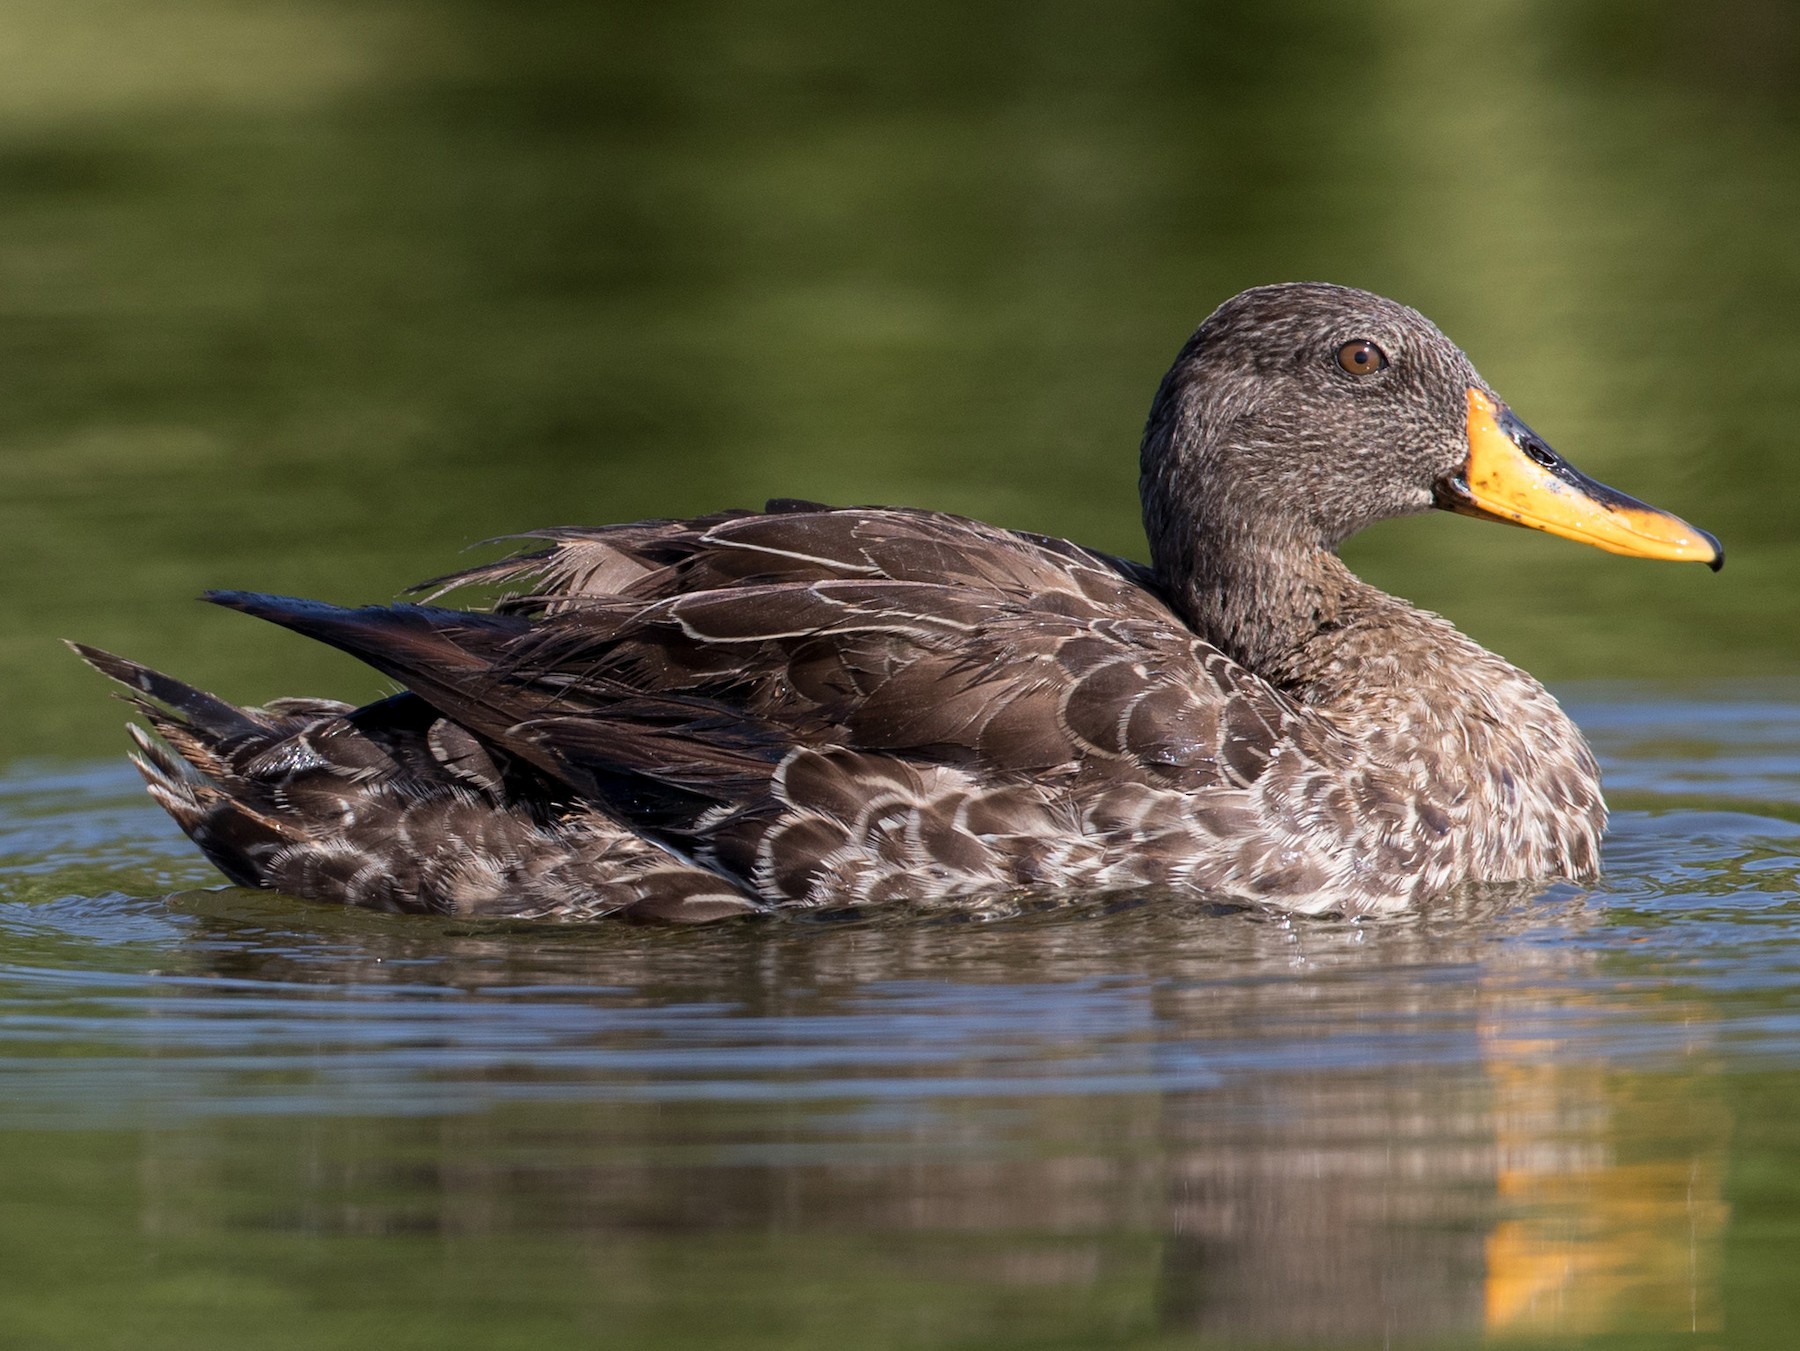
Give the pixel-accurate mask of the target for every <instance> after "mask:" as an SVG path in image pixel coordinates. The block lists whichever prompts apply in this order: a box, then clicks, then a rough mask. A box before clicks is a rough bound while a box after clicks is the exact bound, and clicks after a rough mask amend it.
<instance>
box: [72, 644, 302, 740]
mask: <svg viewBox="0 0 1800 1351" xmlns="http://www.w3.org/2000/svg"><path fill="white" fill-rule="evenodd" d="M69 646H70V647H72V648H73V649H74V650H75V655H76V656H78V657H80V658H81V659H82V660H83V661H85V662H86V663H87V664H88V665H89V666H92V667H93V668H94V669H95V670H96V671H98V672H100V674H101V675H103V676H109V677H111V678H112V679H113V680H116V681H118V682H119V683H120V684H121V685H123V686H125V687H126V688H127V689H130V690H135V691H136V692H137V694H138V695H139V696H145V697H147V698H149V699H154V700H155V701H156V702H157V703H158V704H162V705H164V706H165V707H167V708H168V709H170V710H171V711H172V712H174V713H177V714H179V715H180V716H181V718H182V719H183V720H185V721H186V722H188V723H189V724H190V725H191V726H192V727H193V728H194V729H195V730H196V731H198V732H200V733H202V734H204V736H205V737H206V739H207V740H209V741H212V742H215V743H217V744H218V745H220V746H225V745H228V744H230V743H231V742H234V741H238V740H241V739H242V738H244V737H248V736H265V735H267V734H268V730H269V729H268V728H267V727H265V726H263V724H261V723H259V722H257V721H256V720H255V719H254V718H252V717H251V716H250V715H249V714H247V713H245V712H244V711H243V710H242V709H240V708H234V707H233V706H232V705H230V704H228V703H226V702H225V701H224V700H223V699H221V698H219V697H218V696H217V695H213V694H208V693H207V692H206V691H205V690H200V689H195V688H194V687H193V686H192V685H189V684H185V683H184V682H182V681H179V680H176V679H174V678H173V677H172V676H166V675H164V674H163V673H162V672H161V671H153V670H151V669H150V668H149V667H148V666H141V665H139V664H138V663H137V662H135V661H130V660H128V659H126V658H124V657H117V656H114V655H113V654H112V653H111V652H104V651H102V650H101V649H99V648H97V647H89V646H88V645H87V644H86V643H70V644H69ZM133 702H134V703H138V704H139V705H140V706H143V707H144V708H145V712H147V713H150V712H154V711H155V710H154V709H151V708H149V707H147V706H145V705H144V699H143V698H136V699H134V700H133Z"/></svg>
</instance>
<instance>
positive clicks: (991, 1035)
mask: <svg viewBox="0 0 1800 1351" xmlns="http://www.w3.org/2000/svg"><path fill="white" fill-rule="evenodd" d="M1573 693H1574V699H1573V703H1574V706H1575V708H1576V710H1577V712H1578V715H1579V716H1581V717H1582V719H1583V721H1584V723H1585V724H1586V726H1587V727H1588V728H1589V729H1590V730H1591V732H1592V733H1593V735H1594V739H1595V741H1596V744H1597V746H1598V748H1599V749H1600V752H1601V755H1602V758H1603V760H1604V761H1605V765H1606V769H1607V772H1608V776H1609V780H1610V782H1611V783H1612V785H1613V790H1614V796H1615V798H1616V799H1617V800H1618V801H1619V802H1620V804H1621V806H1622V810H1620V812H1619V813H1618V818H1617V822H1616V825H1615V829H1614V832H1613V835H1612V837H1611V840H1610V842H1609V847H1608V851H1607V859H1606V862H1607V874H1606V877H1605V880H1604V881H1603V882H1602V883H1601V884H1599V885H1597V886H1595V887H1593V888H1589V889H1581V888H1576V887H1572V886H1561V887H1557V888H1553V889H1552V890H1551V891H1549V892H1548V893H1546V894H1542V895H1535V896H1533V895H1521V894H1504V893H1500V894H1494V893H1489V894H1481V895H1472V896H1467V897H1461V898H1457V899H1455V900H1453V901H1449V902H1446V903H1444V904H1442V905H1440V906H1438V907H1434V908H1433V909H1432V910H1431V911H1429V912H1428V913H1425V914H1422V915H1418V916H1413V917H1409V918H1406V919H1403V920H1395V921H1381V922H1365V923H1361V924H1354V925H1352V924H1343V923H1336V922H1329V921H1314V922H1301V923H1290V922H1286V921H1283V920H1280V919H1276V918H1272V917H1269V916H1262V915H1233V914H1219V913H1212V912H1208V911H1207V910H1205V909H1204V908H1202V907H1199V906H1196V905H1193V904H1191V903H1188V904H1183V903H1177V902H1171V901H1169V900H1168V899H1167V898H1162V899H1158V898H1154V897H1145V898H1141V899H1138V900H1135V901H1129V902H1120V901H1112V902H1108V903H1105V904H1101V903H1092V904H1088V905H1074V906H1071V907H1069V908H1067V909H1062V910H1057V911H1052V912H1047V913H1043V914H1038V915H1034V916H1027V917H1018V918H1012V919H1003V920H996V921H989V922H976V921H970V920H968V919H966V918H957V917H943V916H920V915H918V914H891V915H885V916H876V917H871V918H865V919H858V920H853V921H843V920H839V921H833V922H821V921H804V920H798V921H778V922H750V923H738V924H731V925H724V926H719V927H716V928H712V929H705V930H700V931H665V930H657V929H624V928H613V927H605V926H599V927H587V928H573V929H550V930H546V929H542V928H532V927H530V926H523V927H521V926H501V927H493V926H481V925H469V924H456V923H450V922H432V921H419V920H408V919H400V918H394V917H387V916H377V915H364V914H344V913H342V912H338V911H333V910H329V909H325V908H320V907H314V906H307V905H302V904H298V903H294V902H290V901H287V900H284V899H282V898H278V897H271V896H264V895H260V894H257V893H252V892H243V891H234V890H217V889H213V888H212V886H211V883H212V882H213V881H214V879H211V878H209V877H208V875H207V872H206V869H205V868H204V866H203V865H200V864H198V863H196V862H195V861H194V859H193V856H192V854H191V851H190V850H189V849H188V847H187V846H186V844H185V842H184V841H183V840H181V839H180V837H179V836H178V835H177V834H176V833H175V832H174V831H173V829H172V828H171V827H169V826H168V825H167V824H166V823H165V822H164V821H163V820H162V818H161V815H160V813H159V812H158V811H156V810H155V809H154V808H152V807H151V806H149V805H148V804H147V803H146V802H144V801H143V799H142V798H141V797H140V796H139V795H138V793H137V791H136V788H135V784H134V781H133V779H132V777H131V776H130V775H129V774H128V773H127V772H125V771H123V770H122V769H120V768H118V767H116V766H114V765H111V764H104V763H103V764H99V765H95V766H93V767H90V768H88V769H85V770H82V771H80V772H69V771H60V772H50V771H46V770H43V769H38V768H33V767H31V766H22V767H20V768H17V769H15V770H14V771H13V772H12V773H11V774H10V775H9V776H7V777H6V778H5V779H4V781H0V840H3V841H4V844H3V845H0V849H3V850H4V854H3V859H4V864H3V867H4V871H3V872H0V879H3V885H4V892H3V893H0V894H3V897H4V899H3V900H0V952H4V953H5V956H6V960H5V961H4V962H3V963H0V1149H7V1150H10V1151H14V1152H15V1158H14V1161H13V1166H12V1168H11V1169H10V1170H9V1176H10V1177H12V1179H13V1182H12V1184H11V1185H10V1187H9V1192H10V1196H11V1200H10V1202H9V1205H8V1207H7V1211H6V1214H7V1216H8V1219H7V1221H6V1222H5V1225H4V1228H3V1229H0V1245H4V1247H5V1249H6V1251H7V1261H8V1264H9V1267H10V1269H12V1270H13V1271H14V1272H15V1273H16V1276H15V1278H14V1279H12V1280H9V1282H8V1283H7V1285H6V1293H4V1294H0V1309H3V1310H4V1311H5V1314H6V1319H5V1321H6V1323H7V1324H8V1325H11V1326H40V1327H42V1328H43V1329H44V1334H43V1335H44V1338H45V1339H44V1340H40V1341H34V1342H32V1343H31V1344H36V1345H46V1344H68V1345H105V1344H109V1340H108V1339H109V1338H110V1337H112V1336H113V1335H114V1332H115V1329H114V1320H115V1319H116V1318H117V1317H118V1310H120V1309H127V1308H128V1309H131V1310H132V1311H133V1313H132V1315H131V1317H132V1319H133V1320H134V1322H133V1326H134V1327H137V1328H140V1329H142V1328H149V1329H151V1330H153V1331H154V1330H156V1329H162V1330H164V1333H165V1334H166V1336H167V1337H168V1339H169V1344H174V1343H175V1341H176V1340H179V1341H181V1342H182V1343H183V1344H185V1345H196V1344H198V1345H207V1344H212V1342H213V1341H215V1340H216V1341H217V1342H219V1343H220V1344H224V1343H225V1342H226V1341H235V1340H236V1339H237V1338H239V1337H240V1336H242V1332H241V1329H243V1328H245V1327H246V1326H248V1327H254V1328H256V1329H258V1331H257V1332H256V1334H255V1335H254V1336H253V1337H252V1338H251V1341H252V1342H253V1343H254V1344H257V1345H288V1344H320V1345H323V1344H331V1343H332V1341H333V1339H335V1338H337V1337H340V1336H341V1337H349V1336H350V1335H352V1330H353V1329H356V1328H362V1329H376V1330H378V1335H379V1338H380V1340H383V1341H391V1342H394V1343H395V1344H400V1345H412V1344H418V1345H426V1344H436V1345H459V1346H460V1345H468V1346H490V1345H510V1344H519V1345H525V1344H532V1339H533V1338H534V1337H547V1338H553V1339H554V1338H560V1337H568V1336H594V1337H602V1338H603V1339H605V1340H606V1343H607V1344H609V1345H626V1344H631V1345H637V1344H643V1345H687V1344H692V1343H693V1340H694V1339H700V1340H705V1341H708V1342H713V1343H716V1344H720V1345H732V1346H759V1345H768V1346H776V1345H781V1346H791V1345H813V1344H818V1345H842V1344H843V1339H844V1338H845V1337H846V1336H847V1335H848V1330H849V1329H854V1330H855V1340H856V1343H857V1344H858V1345H869V1346H890V1345H892V1346H903V1345H920V1344H940V1343H947V1344H958V1345H961V1344H968V1345H977V1344H979V1345H1126V1346H1139V1345H1144V1346H1151V1345H1155V1346H1161V1345H1176V1344H1190V1343H1191V1342H1192V1340H1193V1339H1195V1338H1198V1339H1199V1340H1200V1341H1201V1342H1208V1340H1209V1339H1213V1340H1216V1342H1217V1343H1218V1344H1221V1345H1227V1344H1241V1343H1242V1342H1244V1341H1248V1340H1255V1341H1270V1340H1273V1341H1279V1342H1284V1343H1307V1344H1316V1343H1323V1342H1329V1343H1332V1344H1342V1343H1344V1342H1350V1343H1362V1342H1367V1343H1370V1344H1379V1343H1383V1342H1386V1341H1390V1340H1395V1339H1404V1340H1418V1339H1423V1340H1424V1341H1426V1342H1428V1343H1431V1344H1444V1343H1458V1342H1461V1341H1464V1340H1467V1339H1471V1338H1477V1337H1483V1336H1485V1337H1490V1338H1512V1337H1517V1338H1528V1339H1544V1338H1550V1339H1558V1340H1561V1339H1579V1338H1583V1337H1586V1336H1589V1335H1595V1334H1601V1333H1616V1332H1632V1333H1638V1334H1644V1335H1650V1336H1654V1335H1656V1334H1676V1333H1685V1332H1687V1331H1688V1330H1690V1329H1700V1330H1703V1331H1722V1330H1730V1331H1731V1332H1732V1333H1734V1334H1737V1333H1741V1332H1743V1331H1744V1330H1745V1328H1746V1327H1749V1328H1752V1329H1753V1328H1755V1327H1756V1326H1758V1325H1759V1323H1761V1322H1762V1321H1764V1320H1768V1319H1770V1318H1772V1317H1773V1316H1774V1311H1776V1310H1779V1309H1781V1308H1783V1307H1785V1301H1786V1300H1787V1299H1789V1298H1790V1297H1791V1296H1790V1295H1789V1294H1788V1293H1787V1291H1788V1279H1789V1277H1788V1273H1790V1272H1791V1271H1792V1269H1793V1265H1794V1263H1795V1261H1796V1260H1800V1223H1797V1222H1796V1212H1795V1211H1794V1210H1793V1208H1792V1199H1793V1196H1794V1192H1795V1190H1796V1188H1797V1187H1800V1127H1797V1126H1796V1122H1800V1075H1796V1073H1795V1071H1796V1068H1797V1067H1800V955H1797V954H1800V947H1797V945H1796V939H1797V938H1800V885H1797V881H1796V873H1797V872H1800V824H1796V823H1795V821H1793V820H1790V819H1787V818H1789V817H1794V816H1796V815H1800V688H1797V687H1793V686H1784V687H1771V688H1766V689H1744V688H1742V687H1735V686H1734V687H1726V688H1715V689H1708V690H1707V691H1705V692H1704V693H1703V694H1699V695H1695V696H1692V697H1689V698H1684V699H1676V698H1672V697H1669V696H1668V695H1667V694H1666V693H1659V692H1653V691H1646V690H1643V689H1619V688H1599V689H1587V688H1583V689H1577V690H1575V691H1574V692H1573ZM1672 728H1679V729H1682V731H1681V735H1680V736H1679V737H1676V736H1673V735H1671V731H1670V729H1672ZM203 888H204V889H203ZM75 1273H79V1276H78V1277H77V1275H76V1274H75ZM72 1283H73V1284H75V1285H78V1286H79V1288H80V1289H81V1291H82V1294H81V1297H80V1298H79V1300H71V1299H69V1292H70V1289H71V1284H72ZM296 1311H306V1315H305V1324H304V1326H305V1328H306V1331H305V1333H304V1335H303V1336H302V1335H301V1334H300V1333H299V1332H298V1330H297V1326H296V1325H294V1324H293V1323H292V1322H291V1320H292V1319H294V1318H295V1317H296V1316H297V1313H296ZM296 1338H297V1339H298V1340H297V1341H296V1340H295V1339H296ZM22 1344H24V1343H22ZM120 1344H124V1343H120ZM130 1344H134V1345H147V1344H161V1343H160V1342H158V1341H157V1339H156V1336H154V1335H152V1336H150V1337H148V1339H144V1338H141V1337H140V1336H139V1335H138V1334H137V1333H134V1334H133V1340H132V1341H131V1343H130ZM240 1344H241V1343H240Z"/></svg>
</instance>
